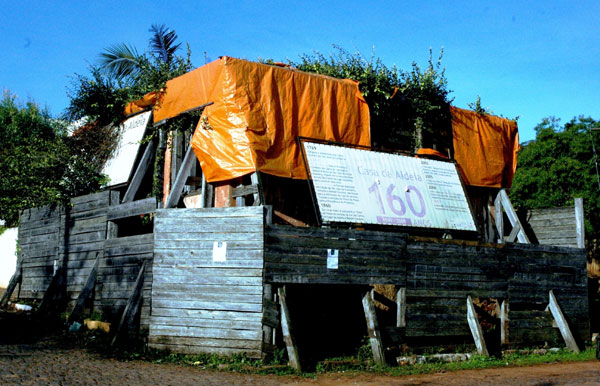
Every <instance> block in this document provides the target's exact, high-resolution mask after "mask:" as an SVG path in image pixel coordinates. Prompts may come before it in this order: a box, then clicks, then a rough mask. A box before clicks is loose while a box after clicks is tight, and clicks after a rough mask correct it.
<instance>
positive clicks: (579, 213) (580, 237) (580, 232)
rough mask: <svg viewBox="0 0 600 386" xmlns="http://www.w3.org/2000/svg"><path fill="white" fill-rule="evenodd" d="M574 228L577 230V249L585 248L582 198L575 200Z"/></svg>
mask: <svg viewBox="0 0 600 386" xmlns="http://www.w3.org/2000/svg"><path fill="white" fill-rule="evenodd" d="M575 226H576V230H577V248H585V224H584V221H583V198H576V199H575Z"/></svg>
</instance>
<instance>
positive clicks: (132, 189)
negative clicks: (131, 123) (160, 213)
mask: <svg viewBox="0 0 600 386" xmlns="http://www.w3.org/2000/svg"><path fill="white" fill-rule="evenodd" d="M153 158H154V144H153V143H152V142H148V143H147V144H146V150H144V154H143V155H142V159H141V160H140V163H139V164H138V167H137V168H136V169H135V173H134V174H133V178H132V179H131V182H130V183H129V186H128V187H127V191H126V192H125V195H124V196H123V200H122V201H121V202H123V203H126V202H131V201H133V199H134V198H135V194H136V193H137V191H138V189H139V188H140V185H141V183H142V180H143V178H144V176H145V175H146V171H147V170H148V167H149V166H150V165H151V164H152V159H153Z"/></svg>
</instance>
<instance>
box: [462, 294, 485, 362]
mask: <svg viewBox="0 0 600 386" xmlns="http://www.w3.org/2000/svg"><path fill="white" fill-rule="evenodd" d="M467 322H468V323H469V329H470V330H471V334H472V335H473V340H474V341H475V346H476V347H477V353H478V354H479V355H483V356H489V355H490V354H489V352H488V350H487V347H486V345H485V339H484V338H483V330H482V329H481V326H480V325H479V321H478V320H477V313H476V312H475V307H474V306H473V299H471V296H468V297H467Z"/></svg>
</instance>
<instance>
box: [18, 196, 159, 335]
mask: <svg viewBox="0 0 600 386" xmlns="http://www.w3.org/2000/svg"><path fill="white" fill-rule="evenodd" d="M140 204H141V205H140ZM155 206H156V203H155V201H153V200H140V201H137V202H133V203H130V204H127V205H119V193H118V192H116V191H104V192H99V193H94V194H89V195H86V196H80V197H75V198H73V199H72V200H71V202H70V205H69V207H67V208H63V207H56V208H50V207H42V208H34V209H28V210H26V211H24V212H23V214H22V216H21V224H20V226H19V238H20V240H21V246H22V247H21V254H20V258H21V259H22V260H23V275H24V280H23V288H22V290H21V298H23V299H41V298H42V297H43V295H44V293H45V291H46V289H47V288H48V285H49V284H50V280H51V279H52V275H53V271H54V262H55V261H56V262H57V264H58V265H60V264H66V265H67V295H68V297H69V302H68V304H67V311H70V310H71V309H72V308H73V306H74V304H75V300H76V299H77V297H78V296H79V292H80V291H81V289H82V288H83V285H84V283H85V281H86V279H87V277H88V275H89V274H90V272H91V270H92V267H93V265H94V261H95V259H96V256H97V255H99V256H100V263H99V268H98V277H97V281H96V287H95V293H94V310H95V311H97V312H99V313H100V314H101V315H102V317H103V319H105V320H108V321H111V322H118V318H119V317H120V314H121V313H122V311H123V309H124V307H125V304H126V302H127V299H128V298H129V295H130V293H131V291H132V289H133V286H134V284H135V279H136V277H137V274H138V272H139V269H140V266H141V264H142V262H143V260H144V259H147V260H149V262H150V264H148V266H147V268H146V273H145V280H144V293H143V305H142V311H141V320H140V327H141V329H142V330H147V329H148V320H149V315H150V300H151V296H150V295H151V287H152V269H151V267H152V266H151V262H152V257H153V243H154V238H153V235H152V234H145V235H139V236H130V237H122V238H113V239H108V240H107V238H108V237H107V236H108V235H107V225H108V222H109V221H110V220H113V219H116V218H123V217H127V216H132V215H138V214H139V213H148V212H152V211H154V208H155ZM140 211H141V212H140ZM115 237H116V236H115Z"/></svg>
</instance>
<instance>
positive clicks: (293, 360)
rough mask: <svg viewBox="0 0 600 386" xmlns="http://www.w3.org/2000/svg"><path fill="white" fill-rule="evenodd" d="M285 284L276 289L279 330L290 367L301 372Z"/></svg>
mask: <svg viewBox="0 0 600 386" xmlns="http://www.w3.org/2000/svg"><path fill="white" fill-rule="evenodd" d="M285 292H286V291H285V286H283V287H280V288H279V289H278V295H279V305H280V312H281V330H282V332H283V341H284V342H285V347H286V349H287V354H288V358H289V364H290V367H292V368H293V369H294V370H296V371H298V372H301V371H302V366H301V365H300V357H299V355H298V346H297V345H296V338H295V337H294V332H293V328H292V321H291V319H290V312H289V310H288V305H287V298H286V293H285Z"/></svg>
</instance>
